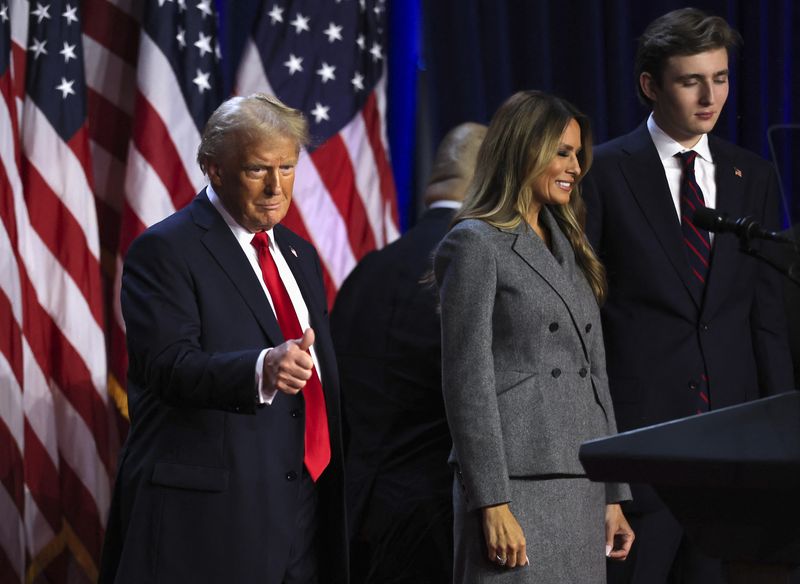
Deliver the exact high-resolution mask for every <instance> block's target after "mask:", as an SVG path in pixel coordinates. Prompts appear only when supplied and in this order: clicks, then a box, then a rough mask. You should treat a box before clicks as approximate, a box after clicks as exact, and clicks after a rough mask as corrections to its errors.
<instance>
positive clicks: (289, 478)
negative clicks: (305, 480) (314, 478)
mask: <svg viewBox="0 0 800 584" xmlns="http://www.w3.org/2000/svg"><path fill="white" fill-rule="evenodd" d="M296 478H297V473H296V472H294V471H293V470H290V471H289V472H287V473H286V480H287V481H293V480H295V479H296Z"/></svg>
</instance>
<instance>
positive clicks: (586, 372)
mask: <svg viewBox="0 0 800 584" xmlns="http://www.w3.org/2000/svg"><path fill="white" fill-rule="evenodd" d="M588 374H589V370H588V369H586V367H581V370H580V371H578V375H580V376H581V377H586V376H587V375H588Z"/></svg>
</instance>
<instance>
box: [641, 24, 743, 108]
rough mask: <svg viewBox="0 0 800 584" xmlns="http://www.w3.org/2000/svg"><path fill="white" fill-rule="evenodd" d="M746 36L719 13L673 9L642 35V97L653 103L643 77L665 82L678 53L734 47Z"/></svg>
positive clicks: (643, 100)
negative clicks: (668, 66) (671, 60)
mask: <svg viewBox="0 0 800 584" xmlns="http://www.w3.org/2000/svg"><path fill="white" fill-rule="evenodd" d="M741 42H742V37H741V35H739V33H738V32H736V31H735V30H734V29H733V28H731V27H730V25H729V24H728V23H727V22H726V21H725V19H724V18H720V17H719V16H710V15H708V14H706V13H705V12H703V11H702V10H698V9H697V8H681V9H680V10H673V11H672V12H668V13H666V14H665V15H663V16H660V17H658V18H656V19H655V20H654V21H653V22H651V23H650V24H649V25H648V26H647V28H646V29H645V30H644V32H643V33H642V36H641V37H639V46H638V49H637V50H636V89H637V91H638V92H639V99H641V100H642V102H643V103H645V104H648V105H649V104H651V103H652V102H651V100H650V98H648V97H647V96H646V95H645V94H644V92H643V91H642V86H641V83H640V81H639V79H640V78H641V76H642V73H649V74H650V75H651V76H652V77H653V80H654V81H655V82H656V84H658V85H661V76H662V73H663V72H664V65H665V63H666V61H667V59H669V58H670V57H674V56H676V55H680V56H686V55H696V54H698V53H704V52H706V51H713V50H715V49H722V48H724V49H727V50H731V49H733V48H735V47H737V46H739V45H740V44H741Z"/></svg>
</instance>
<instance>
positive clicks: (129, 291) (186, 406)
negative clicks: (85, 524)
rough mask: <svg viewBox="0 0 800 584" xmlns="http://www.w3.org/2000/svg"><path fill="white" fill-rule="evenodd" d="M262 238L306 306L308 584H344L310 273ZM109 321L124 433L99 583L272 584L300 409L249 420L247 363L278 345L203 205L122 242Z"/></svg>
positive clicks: (282, 556)
mask: <svg viewBox="0 0 800 584" xmlns="http://www.w3.org/2000/svg"><path fill="white" fill-rule="evenodd" d="M274 235H275V241H276V243H277V245H278V246H279V247H280V248H281V251H282V252H283V255H284V257H285V258H286V261H287V262H288V264H289V267H290V268H291V270H292V272H293V274H294V276H295V278H296V280H297V283H298V286H299V287H300V290H301V291H302V294H303V298H304V300H305V302H306V304H307V306H308V310H309V318H310V323H311V326H312V327H313V328H314V331H315V333H316V341H315V345H314V346H315V350H316V353H317V357H318V360H319V363H320V369H321V373H322V386H323V390H324V393H325V399H326V404H327V412H328V421H329V427H330V438H331V449H332V460H331V463H330V466H329V467H328V468H327V469H326V471H325V473H324V474H323V475H322V477H321V478H320V479H319V481H318V483H317V485H318V491H319V493H320V512H319V525H320V527H321V529H322V538H323V539H322V542H321V549H322V553H323V556H322V559H321V565H320V572H321V575H322V577H323V580H322V581H323V582H345V581H346V580H347V537H346V526H345V517H344V515H345V513H344V492H343V489H344V486H343V485H344V481H343V471H342V468H343V461H342V446H341V424H340V415H339V412H340V404H339V388H338V374H337V370H336V362H335V357H334V352H333V344H332V341H331V339H330V333H329V329H328V322H327V305H326V300H325V291H324V289H323V284H322V277H321V269H320V264H319V259H318V257H317V254H316V252H315V250H314V248H313V247H312V246H311V245H310V244H308V243H307V242H305V241H304V240H303V239H301V238H299V237H298V236H296V235H295V234H293V233H292V232H291V231H289V230H288V229H286V228H284V227H282V226H280V225H277V226H276V227H275V229H274ZM293 252H296V253H293ZM122 311H123V315H124V317H125V324H126V328H127V341H128V354H129V356H130V367H129V371H128V399H129V411H130V418H131V429H130V434H129V437H128V440H127V443H126V445H125V447H124V449H123V451H122V453H121V458H120V465H119V471H118V478H117V483H116V486H115V490H114V499H113V502H112V508H111V513H110V520H109V525H108V530H107V534H106V542H105V546H104V553H103V565H102V569H101V578H100V581H101V582H117V583H128V582H130V583H136V584H143V583H147V582H237V583H253V584H256V583H258V584H264V583H276V584H278V583H279V582H280V580H281V577H282V575H283V573H284V569H285V566H286V563H287V559H288V556H289V545H290V543H291V541H292V538H293V535H294V526H295V515H296V501H297V493H298V485H299V483H300V475H301V473H302V471H303V421H304V415H303V408H304V405H303V399H302V396H301V395H296V396H287V395H285V394H283V393H280V392H279V393H278V394H277V395H276V396H275V399H274V401H273V403H272V405H269V406H262V407H259V406H258V405H257V395H256V394H257V391H256V386H255V364H256V360H257V357H258V354H259V353H260V351H261V350H262V349H263V348H265V347H274V346H277V345H279V344H280V343H282V342H283V341H284V339H283V336H282V335H281V331H280V328H279V326H278V323H277V321H276V319H275V316H274V313H273V312H272V309H271V308H270V305H269V302H268V301H267V299H266V297H265V296H264V292H263V290H262V288H261V286H260V284H259V282H258V278H257V277H256V275H255V273H254V272H253V269H252V267H251V265H250V264H249V263H248V261H247V258H246V257H245V255H244V254H243V253H242V250H241V248H240V247H239V244H238V243H237V241H236V239H235V238H234V236H233V234H232V233H231V231H230V229H229V227H228V226H227V225H226V223H225V222H224V220H223V219H222V217H221V216H220V215H219V213H218V212H217V211H216V209H214V208H213V206H212V205H211V203H210V202H209V201H208V198H207V197H206V195H205V193H204V192H203V193H201V194H199V195H198V196H197V197H196V198H195V199H194V201H193V202H192V203H191V204H190V205H189V206H188V207H186V208H185V209H183V210H181V211H178V212H177V213H175V214H173V215H172V216H170V217H169V218H167V219H165V220H164V221H162V222H160V223H158V224H156V225H154V226H153V227H151V228H150V229H148V230H147V231H146V232H145V233H143V234H142V235H141V236H140V237H139V238H138V239H137V240H136V241H135V242H134V243H133V245H132V246H131V248H130V250H129V252H128V254H127V257H126V260H125V269H124V274H123V280H122Z"/></svg>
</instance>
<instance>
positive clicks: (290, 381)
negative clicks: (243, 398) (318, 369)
mask: <svg viewBox="0 0 800 584" xmlns="http://www.w3.org/2000/svg"><path fill="white" fill-rule="evenodd" d="M313 344H314V329H312V328H310V327H309V328H307V329H306V330H305V332H304V333H303V337H302V338H300V339H292V340H289V341H286V342H285V343H283V344H281V345H278V346H277V347H274V348H273V349H272V350H270V351H269V352H268V353H267V355H266V356H265V357H264V376H263V384H264V387H266V388H269V389H276V390H278V391H281V392H283V393H286V394H289V395H294V394H296V393H298V392H299V391H300V390H301V389H303V388H304V387H305V385H306V381H308V380H309V378H310V377H311V371H312V369H313V368H314V360H313V359H311V354H310V353H309V352H308V349H309V347H311V345H313Z"/></svg>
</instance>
